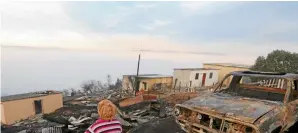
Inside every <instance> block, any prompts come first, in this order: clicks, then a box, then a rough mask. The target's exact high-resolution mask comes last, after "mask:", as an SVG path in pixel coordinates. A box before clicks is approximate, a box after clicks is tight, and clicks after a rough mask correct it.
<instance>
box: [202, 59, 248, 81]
mask: <svg viewBox="0 0 298 133" xmlns="http://www.w3.org/2000/svg"><path fill="white" fill-rule="evenodd" d="M203 67H204V68H211V69H218V70H219V71H218V74H219V77H218V80H219V81H221V80H223V78H224V76H225V75H226V74H228V73H230V72H233V71H245V70H249V69H250V66H249V65H243V64H233V63H205V64H203ZM230 81H231V77H230V78H228V79H227V80H226V81H225V82H224V85H227V84H229V83H230Z"/></svg>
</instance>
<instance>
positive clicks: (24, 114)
mask: <svg viewBox="0 0 298 133" xmlns="http://www.w3.org/2000/svg"><path fill="white" fill-rule="evenodd" d="M34 100H42V113H43V114H47V113H51V112H53V111H55V110H56V109H59V108H61V107H63V97H62V94H50V95H47V96H41V97H34V98H27V99H20V100H14V101H7V102H2V105H3V109H4V112H5V115H4V114H3V115H4V118H5V121H2V119H3V118H2V119H1V122H3V123H4V124H13V123H15V122H16V121H19V120H21V119H26V118H28V117H30V116H34V115H35V107H34Z"/></svg>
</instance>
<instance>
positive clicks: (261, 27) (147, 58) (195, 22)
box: [0, 1, 298, 95]
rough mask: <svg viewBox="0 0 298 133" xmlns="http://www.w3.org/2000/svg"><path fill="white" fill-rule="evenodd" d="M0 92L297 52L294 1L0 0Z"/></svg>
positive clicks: (247, 61) (75, 84)
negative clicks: (60, 0)
mask: <svg viewBox="0 0 298 133" xmlns="http://www.w3.org/2000/svg"><path fill="white" fill-rule="evenodd" d="M0 9H1V14H0V15H1V16H0V20H1V21H0V22H1V39H0V41H1V92H2V95H3V94H5V95H7V94H16V93H24V92H28V91H39V90H45V89H54V90H60V89H65V88H71V87H73V88H79V87H80V84H81V83H82V82H84V81H87V80H102V81H104V80H105V78H106V76H107V74H110V75H111V76H112V78H113V79H114V80H115V79H116V78H121V76H122V75H123V74H135V73H136V65H137V58H138V54H139V53H141V59H142V60H141V67H140V73H143V74H144V73H157V74H166V75H171V74H172V73H173V68H183V67H202V63H211V62H221V63H222V62H227V63H238V64H248V65H250V64H253V63H254V60H255V59H256V58H257V57H258V56H260V55H263V56H265V55H267V54H268V53H269V52H271V51H272V50H275V49H283V50H287V51H291V52H298V38H297V36H298V17H297V14H298V2H236V1H235V2H212V1H208V2H203V1H197V2H178V1H177V2H104V1H101V2H99V1H89V2H57V1H56V2H54V1H53V2H3V1H1V2H0Z"/></svg>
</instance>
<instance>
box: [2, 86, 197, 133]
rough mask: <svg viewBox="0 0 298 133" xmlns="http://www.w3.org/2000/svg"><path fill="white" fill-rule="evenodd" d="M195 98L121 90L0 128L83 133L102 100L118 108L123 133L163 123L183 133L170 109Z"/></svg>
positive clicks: (73, 100) (6, 132)
mask: <svg viewBox="0 0 298 133" xmlns="http://www.w3.org/2000/svg"><path fill="white" fill-rule="evenodd" d="M195 96H196V93H179V94H168V95H167V96H165V97H164V98H158V96H156V95H155V96H154V95H153V96H146V95H140V96H137V97H133V93H130V92H124V91H122V90H106V91H102V92H99V93H93V94H88V95H81V96H70V97H65V98H64V99H63V104H64V105H63V107H62V108H60V109H58V110H56V111H55V112H52V113H50V114H43V115H42V114H40V115H36V116H34V117H30V118H27V119H25V120H21V121H19V122H16V123H14V124H12V125H4V124H2V125H1V132H2V133H82V132H84V131H85V130H86V129H87V128H88V127H89V126H90V125H91V124H92V123H94V122H95V121H96V120H97V118H98V114H97V103H98V102H99V101H101V100H102V99H109V100H111V101H112V102H113V103H114V104H115V105H116V106H117V111H118V114H117V116H116V117H117V119H118V120H119V121H120V122H121V124H122V126H123V129H124V132H129V133H133V132H138V131H140V128H141V127H144V126H145V127H146V126H147V127H148V124H149V125H151V124H153V125H154V123H155V124H157V123H159V122H160V121H163V120H164V121H165V123H169V124H171V123H172V125H171V127H173V128H172V130H175V131H173V132H182V130H181V129H180V128H179V127H178V125H177V124H176V123H175V120H174V118H173V117H172V116H173V115H174V114H173V112H174V111H173V107H174V105H175V104H177V103H182V102H184V101H187V100H189V99H190V98H193V97H195ZM130 101H133V103H131V102H130ZM174 127H176V128H174ZM156 130H158V129H156ZM161 130H162V129H161ZM177 130H178V131H177Z"/></svg>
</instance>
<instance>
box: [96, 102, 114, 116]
mask: <svg viewBox="0 0 298 133" xmlns="http://www.w3.org/2000/svg"><path fill="white" fill-rule="evenodd" d="M97 111H98V115H99V116H100V118H101V119H102V120H113V119H114V117H115V115H116V106H115V105H114V104H113V103H112V102H111V101H109V100H106V99H105V100H102V101H100V102H99V103H98V108H97Z"/></svg>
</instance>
